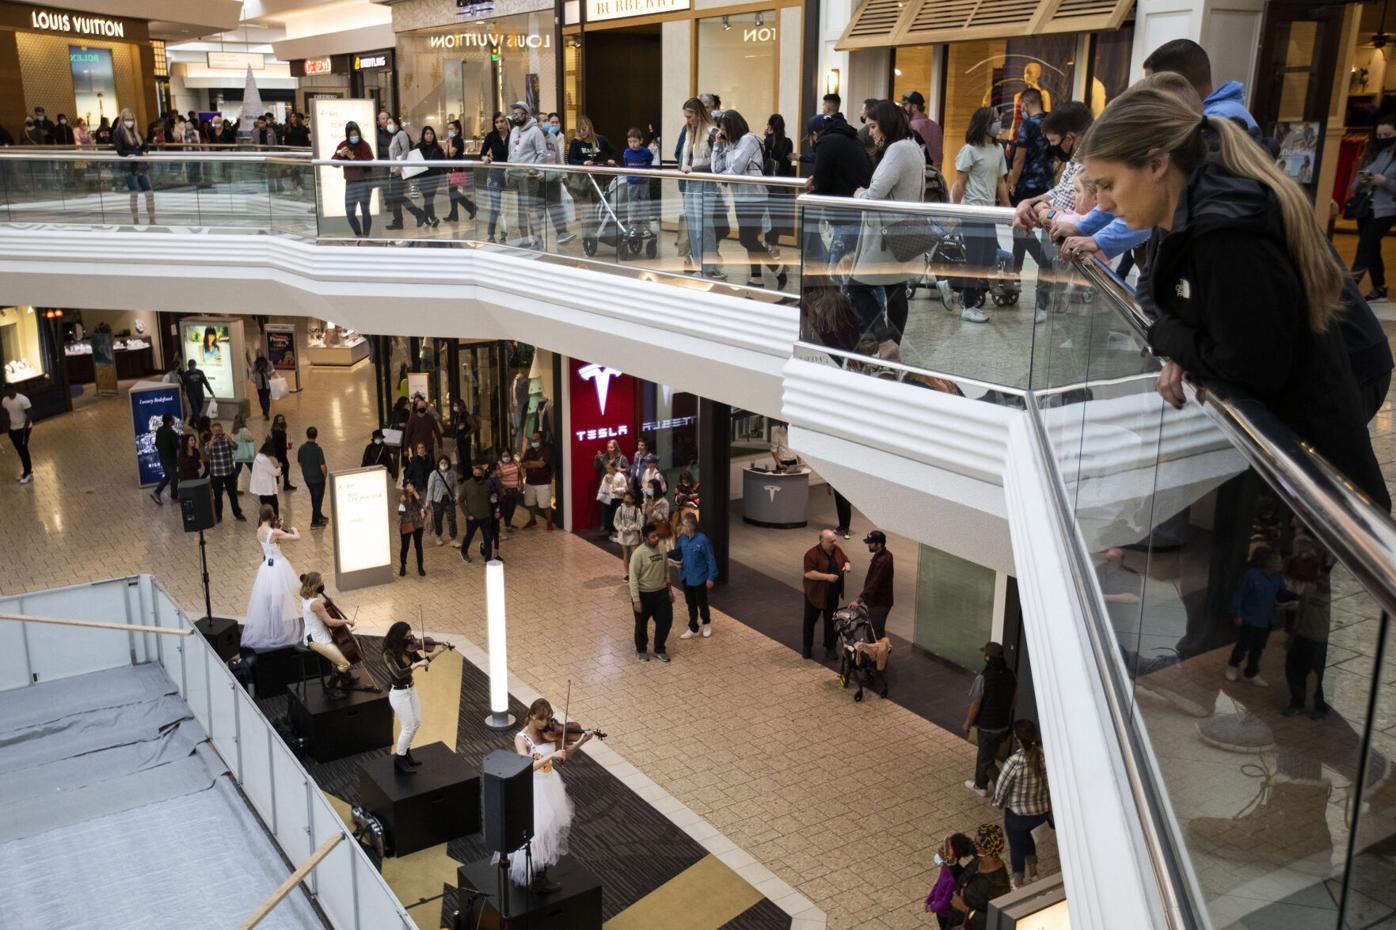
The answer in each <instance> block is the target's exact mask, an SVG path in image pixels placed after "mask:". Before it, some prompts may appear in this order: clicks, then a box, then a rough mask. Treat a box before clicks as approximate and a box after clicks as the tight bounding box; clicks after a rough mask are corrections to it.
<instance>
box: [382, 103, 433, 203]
mask: <svg viewBox="0 0 1396 930" xmlns="http://www.w3.org/2000/svg"><path fill="white" fill-rule="evenodd" d="M383 129H384V131H385V132H386V133H387V134H388V136H389V142H388V159H389V160H390V161H394V162H406V161H407V153H408V152H410V151H412V137H411V136H409V135H408V134H407V130H406V129H404V128H402V122H401V121H400V120H398V119H397V118H396V117H393V116H389V117H388V120H387V122H386V123H384V124H383ZM388 172H389V173H388V189H387V193H386V195H385V196H384V198H383V200H384V205H385V206H386V207H387V208H388V212H390V213H391V214H392V216H393V221H392V222H391V223H389V224H388V225H387V227H385V228H387V229H402V211H403V209H404V208H405V209H406V210H407V212H408V213H411V214H412V218H413V219H415V220H416V221H417V228H418V229H421V228H422V226H423V225H424V224H425V223H426V221H427V217H426V214H425V213H423V212H422V211H421V210H419V209H418V208H417V206H416V205H415V204H413V203H412V201H410V200H408V199H407V190H408V184H407V181H408V179H407V178H405V177H403V176H402V165H394V166H393V167H392V168H389V169H388Z"/></svg>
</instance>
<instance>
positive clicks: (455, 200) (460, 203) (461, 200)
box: [446, 185, 476, 220]
mask: <svg viewBox="0 0 1396 930" xmlns="http://www.w3.org/2000/svg"><path fill="white" fill-rule="evenodd" d="M446 191H447V193H448V194H449V196H448V198H447V199H449V200H450V202H451V212H450V213H448V214H446V219H447V220H454V219H455V218H456V217H457V216H458V215H459V214H458V213H457V212H456V208H457V207H465V212H466V213H468V214H470V218H471V219H474V218H475V209H476V208H475V201H473V200H471V199H470V198H469V197H467V196H465V194H463V193H461V189H460V187H458V186H455V185H450V186H448V187H447V188H446Z"/></svg>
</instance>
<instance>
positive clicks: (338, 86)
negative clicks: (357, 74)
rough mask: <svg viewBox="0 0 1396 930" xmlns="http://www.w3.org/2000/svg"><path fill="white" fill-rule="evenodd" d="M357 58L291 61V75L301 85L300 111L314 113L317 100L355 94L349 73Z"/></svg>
mask: <svg viewBox="0 0 1396 930" xmlns="http://www.w3.org/2000/svg"><path fill="white" fill-rule="evenodd" d="M354 57H355V56H353V55H324V56H321V57H319V58H297V59H294V60H292V61H290V62H289V64H290V66H291V76H292V77H294V78H296V79H297V82H298V84H299V86H298V87H297V88H296V109H297V110H298V111H299V112H301V113H313V112H314V109H315V107H314V100H315V98H316V97H329V98H333V99H342V98H344V97H348V96H349V95H350V93H351V90H350V77H349V72H350V67H351V65H352V62H353V59H354Z"/></svg>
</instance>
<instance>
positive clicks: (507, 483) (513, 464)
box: [494, 449, 524, 536]
mask: <svg viewBox="0 0 1396 930" xmlns="http://www.w3.org/2000/svg"><path fill="white" fill-rule="evenodd" d="M494 480H496V481H498V482H499V488H500V498H499V517H500V521H501V522H502V523H503V525H504V531H505V532H506V533H509V534H510V535H511V536H512V535H513V533H514V511H515V510H517V509H518V507H519V504H520V503H521V502H522V501H523V498H524V480H523V469H522V468H520V467H519V463H518V462H517V461H515V459H514V456H513V455H512V454H511V453H510V452H509V450H508V449H505V450H504V451H503V452H501V453H500V455H499V462H498V464H497V465H496V466H495V473H494Z"/></svg>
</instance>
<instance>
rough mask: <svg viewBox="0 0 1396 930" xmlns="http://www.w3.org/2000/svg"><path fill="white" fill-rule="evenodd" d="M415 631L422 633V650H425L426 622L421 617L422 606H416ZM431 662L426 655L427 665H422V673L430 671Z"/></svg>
mask: <svg viewBox="0 0 1396 930" xmlns="http://www.w3.org/2000/svg"><path fill="white" fill-rule="evenodd" d="M417 629H419V630H421V633H422V648H423V649H425V648H427V621H426V620H425V619H424V618H423V617H422V605H421V604H418V605H417ZM431 660H432V656H430V655H428V656H427V664H426V665H424V666H422V671H424V672H429V671H431Z"/></svg>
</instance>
